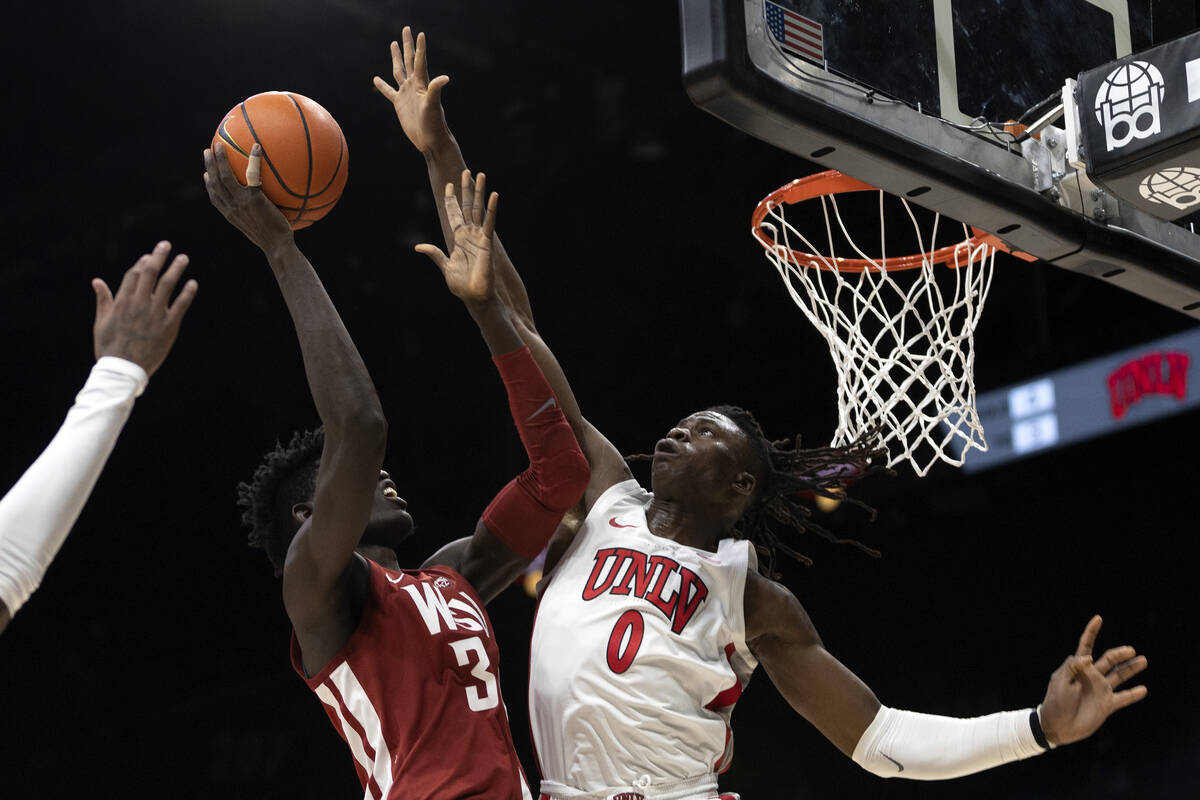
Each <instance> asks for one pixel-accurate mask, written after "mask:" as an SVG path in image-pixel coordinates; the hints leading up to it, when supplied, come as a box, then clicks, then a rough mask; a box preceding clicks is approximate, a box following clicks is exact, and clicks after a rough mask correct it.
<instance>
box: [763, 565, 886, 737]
mask: <svg viewBox="0 0 1200 800" xmlns="http://www.w3.org/2000/svg"><path fill="white" fill-rule="evenodd" d="M745 608H746V612H745V613H746V641H747V644H748V645H749V646H750V650H751V652H753V653H754V655H755V657H756V658H758V660H759V662H760V663H761V664H762V666H763V668H764V669H765V670H766V672H767V675H768V676H770V678H771V681H772V683H774V684H775V687H776V688H777V689H778V690H779V692H780V694H782V695H783V696H784V698H785V699H787V701H788V703H789V704H790V705H791V706H792V708H793V709H795V710H796V712H797V713H799V714H800V715H801V716H803V717H804V718H805V719H807V720H808V721H809V722H811V723H812V724H813V725H814V726H815V727H816V728H817V730H819V731H820V732H821V734H822V735H823V736H824V737H825V738H826V739H828V740H829V741H830V742H832V743H833V744H834V746H835V747H837V748H838V749H839V750H841V751H842V752H843V753H845V754H846V755H847V756H849V755H851V754H852V753H853V752H854V747H855V745H856V744H857V743H858V740H859V739H860V738H861V737H862V734H863V731H865V730H866V729H867V727H868V726H869V725H870V724H871V721H872V720H873V719H874V718H875V715H876V713H877V712H878V711H879V705H880V704H879V700H878V699H877V698H876V697H875V693H874V692H872V691H871V689H870V688H869V687H868V686H867V685H866V684H865V683H863V682H862V680H860V679H859V678H858V676H856V675H855V674H854V673H853V672H851V671H850V670H849V669H847V668H846V667H845V665H843V664H842V663H841V662H840V661H838V660H837V659H836V658H834V657H833V656H832V655H830V653H829V651H827V650H826V649H825V647H824V645H823V644H822V643H821V637H820V636H819V635H818V634H817V631H816V628H815V627H814V626H813V624H812V620H810V619H809V617H808V614H807V612H805V610H804V607H803V606H801V605H800V601H799V600H797V599H796V597H795V595H793V594H792V593H791V592H790V591H788V589H787V588H785V587H784V586H782V585H780V584H778V583H776V582H774V581H771V580H768V579H767V578H764V577H762V576H761V575H758V574H757V573H750V574H748V575H747V580H746V594H745Z"/></svg>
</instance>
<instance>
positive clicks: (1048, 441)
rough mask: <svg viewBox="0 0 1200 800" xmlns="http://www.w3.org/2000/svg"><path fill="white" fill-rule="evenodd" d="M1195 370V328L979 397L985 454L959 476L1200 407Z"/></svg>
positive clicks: (1198, 364)
mask: <svg viewBox="0 0 1200 800" xmlns="http://www.w3.org/2000/svg"><path fill="white" fill-rule="evenodd" d="M1197 369H1200V328H1195V329H1193V330H1190V331H1186V332H1184V333H1179V334H1175V335H1174V336H1167V337H1165V338H1162V339H1158V340H1156V341H1153V342H1147V343H1146V344H1144V345H1142V346H1140V347H1133V348H1130V349H1128V350H1122V351H1120V352H1117V353H1112V354H1110V355H1107V356H1102V357H1101V358H1097V359H1093V360H1092V361H1087V362H1084V363H1082V364H1078V365H1076V366H1073V367H1067V368H1066V369H1062V370H1059V371H1058V372H1054V373H1051V374H1049V375H1042V376H1039V377H1036V378H1031V379H1030V380H1028V381H1025V382H1024V383H1020V384H1017V385H1014V386H1006V387H1004V388H1002V389H994V390H992V391H990V392H983V393H981V394H980V395H979V396H978V397H977V398H976V400H975V407H976V409H978V411H979V421H980V422H981V423H983V429H984V432H985V434H986V435H987V441H988V449H987V451H986V452H977V451H972V452H971V453H970V455H968V456H967V459H966V463H965V464H963V470H964V471H965V472H978V471H980V470H984V469H988V468H989V467H994V466H998V465H1000V464H1004V463H1006V462H1009V461H1013V460H1016V459H1019V458H1026V457H1028V456H1032V455H1035V454H1037V453H1039V452H1044V451H1047V450H1051V449H1053V448H1056V447H1062V446H1063V445H1067V444H1071V443H1072V442H1080V441H1083V440H1085V439H1091V438H1092V437H1095V436H1103V435H1105V434H1109V433H1116V432H1117V431H1122V430H1126V429H1128V428H1130V427H1132V426H1135V425H1140V424H1143V423H1146V422H1150V421H1152V420H1156V419H1160V418H1162V417H1166V416H1170V415H1172V414H1179V413H1182V412H1184V411H1188V410H1191V409H1195V408H1200V390H1198V389H1197V386H1196V381H1197V380H1200V376H1197V375H1196V374H1195V372H1196V370H1197ZM953 421H954V420H951V422H953Z"/></svg>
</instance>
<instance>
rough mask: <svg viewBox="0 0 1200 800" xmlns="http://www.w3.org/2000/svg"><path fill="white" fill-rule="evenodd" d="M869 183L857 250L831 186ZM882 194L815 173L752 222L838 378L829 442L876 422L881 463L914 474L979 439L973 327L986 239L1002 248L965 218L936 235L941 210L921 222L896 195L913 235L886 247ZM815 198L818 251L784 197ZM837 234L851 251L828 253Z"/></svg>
mask: <svg viewBox="0 0 1200 800" xmlns="http://www.w3.org/2000/svg"><path fill="white" fill-rule="evenodd" d="M868 191H870V192H878V193H879V224H880V232H879V237H880V239H879V249H880V255H879V256H878V257H872V256H868V255H867V254H866V253H864V252H863V249H862V248H861V247H860V246H859V245H858V244H857V243H856V242H855V240H854V238H853V237H852V236H851V233H850V232H849V231H847V229H846V225H845V222H844V220H843V219H842V213H841V211H839V209H838V202H837V195H842V194H847V193H851V192H868ZM885 195H886V193H885V192H883V191H882V190H880V189H877V188H875V187H874V186H871V185H869V184H866V183H863V182H862V181H859V180H856V179H854V178H851V177H849V176H848V175H843V174H842V173H840V172H837V171H833V170H830V171H828V172H822V173H819V174H817V175H811V176H809V177H807V178H800V179H799V180H795V181H792V182H791V183H789V184H787V185H785V186H782V187H780V188H779V189H776V190H775V191H774V192H771V194H769V195H767V196H766V197H765V198H763V200H762V202H761V203H759V204H758V207H757V208H756V209H755V210H754V216H753V218H752V228H751V230H752V233H753V234H754V237H755V238H756V239H758V241H759V243H761V244H762V246H763V248H764V249H765V250H766V254H767V258H768V259H769V260H770V261H771V263H772V264H773V265H774V266H775V268H776V270H778V272H779V275H780V277H781V278H782V279H783V282H784V285H785V286H786V287H787V290H788V292H789V294H790V295H791V297H792V300H793V301H795V303H796V305H797V306H798V307H799V308H800V310H801V311H802V312H803V313H804V315H805V316H806V317H807V318H808V320H809V322H811V323H812V324H813V325H814V326H815V327H816V328H817V330H818V331H820V333H821V335H822V336H824V337H825V340H826V342H827V343H828V345H829V352H830V355H831V356H832V357H833V364H834V368H835V369H836V371H837V377H838V425H837V430H836V431H835V432H834V435H833V441H832V444H833V445H834V446H838V445H843V444H849V443H850V442H853V441H855V440H857V439H858V438H860V437H861V436H863V435H864V434H866V433H868V432H871V431H872V430H874V431H876V432H877V433H878V435H879V436H880V438H881V440H882V441H881V444H882V445H883V447H885V448H886V449H887V451H888V466H893V465H895V464H897V463H899V462H901V461H908V462H909V463H911V464H912V466H913V469H914V470H915V471H916V473H917V474H918V475H922V476H923V475H925V474H926V473H928V471H929V470H930V468H931V467H932V466H933V465H934V463H936V462H937V461H944V462H946V463H948V464H952V465H954V466H961V465H962V463H963V459H964V457H965V456H966V453H967V451H968V450H970V449H971V448H976V449H978V450H987V441H986V439H985V438H984V435H983V427H982V426H981V425H980V424H979V416H978V414H977V413H976V411H975V380H974V362H975V354H974V350H973V345H974V331H975V326H976V324H978V322H979V318H980V315H981V314H982V313H983V305H984V301H985V300H986V299H987V294H988V289H989V288H990V287H991V282H992V272H993V265H994V262H995V257H996V250H997V249H1003V250H1005V251H1006V252H1012V251H1010V250H1009V249H1008V248H1007V247H1005V246H1004V245H1003V243H1002V242H1000V240H999V239H997V238H996V237H995V236H992V235H990V234H988V233H985V232H983V231H981V230H979V229H977V228H968V227H967V226H966V225H963V226H962V236H961V238H957V237H954V238H955V241H953V242H952V243H949V244H946V245H944V246H936V242H937V241H938V236H939V231H938V225H939V223H940V222H941V217H940V215H935V216H934V218H933V222H932V226H931V227H929V226H928V225H927V227H928V232H923V230H922V224H921V223H919V222H918V220H917V216H916V215H915V214H914V213H913V209H912V207H911V206H910V205H909V203H908V201H907V200H905V199H904V198H895V200H898V201H899V203H900V205H901V207H902V208H903V211H904V212H906V215H907V218H908V220H909V221H911V223H912V226H913V231H914V233H915V235H916V242H917V243H916V246H915V247H914V248H913V251H912V252H913V254H911V255H904V256H890V255H887V242H886V240H885V231H884V226H885V215H884V198H885ZM886 196H887V197H892V196H891V195H886ZM817 199H819V200H820V202H821V208H822V211H823V213H824V230H825V239H826V241H827V247H826V248H825V249H826V251H827V252H821V249H820V248H818V247H816V246H815V245H814V244H813V242H812V240H811V239H812V238H815V237H808V236H805V235H804V234H802V233H801V232H800V231H799V230H797V229H796V227H794V226H793V225H792V224H791V223H789V222H788V221H787V220H786V218H785V215H784V211H785V208H786V207H787V206H789V205H794V204H796V203H800V202H804V201H808V200H817ZM831 209H832V213H830V212H831ZM793 217H795V214H794V213H793ZM851 220H852V221H853V218H851ZM835 226H836V227H835ZM957 226H958V223H955V224H954V225H953V228H957ZM941 235H942V236H943V238H945V231H942V232H941ZM835 236H838V237H839V238H841V240H842V244H841V247H842V249H843V252H846V253H847V255H850V256H851V257H845V256H839V255H837V253H836V252H835V250H836V249H837V248H836V247H835V244H834V238H835ZM860 238H861V235H860ZM1016 255H1018V256H1020V257H1023V258H1027V259H1030V260H1032V257H1031V256H1026V255H1025V254H1023V253H1018V254H1016ZM935 267H944V268H942V269H935Z"/></svg>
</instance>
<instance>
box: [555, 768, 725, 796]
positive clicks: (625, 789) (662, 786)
mask: <svg viewBox="0 0 1200 800" xmlns="http://www.w3.org/2000/svg"><path fill="white" fill-rule="evenodd" d="M541 792H542V794H541V797H540V800H740V798H739V796H738V795H737V794H734V793H733V792H724V793H722V792H721V791H720V790H718V789H717V776H716V775H714V774H711V773H710V774H708V775H700V776H697V777H695V778H685V779H684V780H681V781H670V782H666V783H656V784H651V783H649V782H648V781H647V783H646V784H645V785H641V782H640V781H639V782H638V783H637V784H633V785H630V786H618V787H608V788H604V789H600V790H597V791H583V790H581V789H576V788H574V787H571V786H566V785H564V784H561V783H556V782H555V781H546V780H544V781H542V785H541Z"/></svg>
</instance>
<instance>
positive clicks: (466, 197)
mask: <svg viewBox="0 0 1200 800" xmlns="http://www.w3.org/2000/svg"><path fill="white" fill-rule="evenodd" d="M486 182H487V178H486V176H485V175H484V174H483V173H482V172H481V173H479V175H478V176H477V177H476V178H475V179H474V180H472V179H471V177H470V175H469V174H464V176H463V182H462V201H461V203H460V201H459V199H458V197H457V196H456V195H455V192H454V184H452V183H450V184H447V185H446V187H445V190H444V192H445V194H444V201H443V202H444V206H445V213H446V216H447V218H448V219H449V220H450V223H451V231H452V234H453V238H452V239H451V242H452V246H451V249H450V253H449V254H448V255H447V254H446V253H443V252H442V251H441V250H440V249H439V248H437V247H435V246H434V245H430V244H422V245H418V246H417V251H418V252H421V253H424V254H425V255H427V256H428V257H429V258H430V259H431V260H432V261H433V262H434V264H436V265H437V267H438V268H439V269H440V270H441V272H442V275H443V277H444V278H445V279H446V286H447V288H449V290H450V292H451V293H452V294H453V295H454V296H456V297H458V298H459V299H460V300H462V301H463V303H464V305H466V307H467V309H468V311H469V312H470V314H471V317H472V318H473V319H474V320H475V322H476V324H477V325H478V326H479V330H480V332H481V333H482V335H483V338H484V341H486V342H487V345H488V348H489V349H490V350H491V353H492V360H493V361H494V362H495V364H496V367H497V369H498V370H499V372H500V376H501V378H502V379H503V380H504V387H505V390H506V391H507V393H508V400H509V409H510V411H511V412H512V416H513V422H514V424H515V425H516V427H517V432H518V433H519V434H520V437H521V444H522V445H523V446H524V447H525V452H526V455H528V457H529V468H528V469H526V470H525V471H524V472H522V473H521V474H520V475H519V476H517V477H516V478H515V479H514V480H513V481H511V482H510V483H509V484H508V485H507V486H505V487H504V489H502V490H501V491H500V493H499V494H498V495H497V496H496V498H495V499H494V500H493V501H492V502H491V503H490V504H489V505H488V507H487V509H486V510H485V511H484V513H483V516H482V517H481V519H480V520H479V523H478V524H477V525H476V529H475V533H474V535H473V536H471V537H469V538H467V539H463V540H459V541H458V542H453V543H451V544H450V545H447V546H446V547H444V548H442V549H441V550H439V551H438V552H437V553H435V554H434V555H433V556H432V557H430V559H429V560H428V561H426V564H427V565H428V564H445V565H447V566H450V567H453V568H454V569H456V570H458V571H459V572H460V573H461V574H462V575H463V576H464V577H466V578H467V579H468V580H469V581H470V582H471V584H472V585H474V586H475V589H476V590H477V591H478V592H479V594H480V596H481V597H482V598H483V599H484V602H487V601H490V600H491V599H492V598H493V597H494V596H495V595H496V594H498V593H499V592H500V591H501V590H503V589H504V588H505V587H506V586H508V585H510V584H511V583H512V582H513V580H515V579H516V577H517V576H518V575H520V573H521V571H522V570H523V569H524V568H525V566H526V565H527V564H528V563H529V561H530V559H532V558H533V557H534V556H536V555H537V554H538V553H539V552H540V551H541V550H542V548H543V547H544V546H545V544H546V542H547V540H548V539H549V538H550V535H551V534H552V533H553V532H554V529H555V527H556V526H557V525H558V523H559V521H560V520H561V519H562V516H563V514H564V513H565V512H566V511H567V510H568V509H569V508H570V507H571V506H573V505H574V504H575V503H576V502H577V501H578V500H579V498H580V497H581V496H582V494H583V490H584V488H585V487H586V486H587V482H588V475H589V471H588V466H587V461H586V460H585V459H584V457H583V453H582V452H581V451H580V449H579V444H578V443H577V442H576V440H575V436H574V434H573V433H572V431H571V428H570V426H569V425H568V424H567V421H566V418H565V417H564V416H563V412H562V409H561V408H559V406H558V403H557V401H556V399H555V396H554V393H553V392H552V391H551V389H550V385H549V384H548V383H547V382H546V379H545V377H544V376H543V375H542V373H541V371H540V370H539V369H538V366H537V363H536V362H535V361H534V360H533V357H532V355H531V354H530V352H529V349H528V348H527V347H525V346H524V344H523V342H522V341H521V338H520V337H519V336H518V335H517V332H516V330H515V329H514V328H513V325H512V322H511V321H510V313H509V310H508V308H507V307H506V306H505V305H504V304H503V303H501V302H500V300H499V297H498V296H497V287H496V283H495V275H494V269H493V264H494V262H493V257H492V243H493V241H494V232H495V225H496V207H497V204H498V202H499V197H498V196H497V195H496V194H495V193H493V194H492V195H491V197H490V198H488V203H487V211H486V213H485V212H484V210H483V198H484V197H485V196H486Z"/></svg>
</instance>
